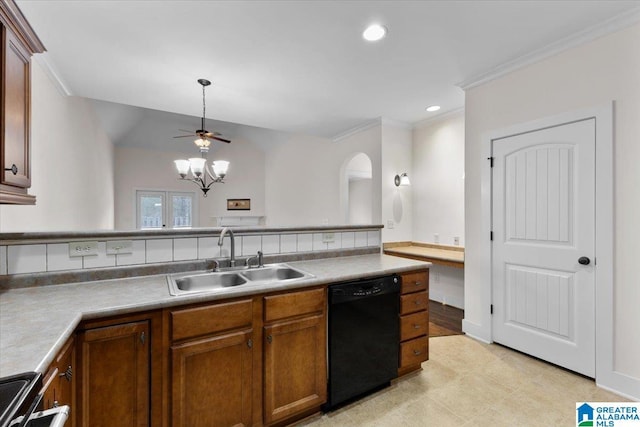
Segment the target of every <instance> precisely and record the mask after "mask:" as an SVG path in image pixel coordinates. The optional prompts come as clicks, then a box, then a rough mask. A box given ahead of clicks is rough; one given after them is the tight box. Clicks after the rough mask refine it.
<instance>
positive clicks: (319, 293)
mask: <svg viewBox="0 0 640 427" xmlns="http://www.w3.org/2000/svg"><path fill="white" fill-rule="evenodd" d="M324 307H325V289H324V288H323V289H314V290H311V291H302V292H293V293H290V294H285V295H275V296H270V297H265V298H264V321H265V322H272V321H274V320H278V319H284V318H287V317H293V316H300V315H302V314H308V313H320V312H323V311H324Z"/></svg>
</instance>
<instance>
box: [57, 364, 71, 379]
mask: <svg viewBox="0 0 640 427" xmlns="http://www.w3.org/2000/svg"><path fill="white" fill-rule="evenodd" d="M58 376H59V377H60V378H64V379H66V380H67V381H71V378H73V368H72V367H71V365H69V366H68V367H67V370H66V371H64V372H63V373H61V374H58Z"/></svg>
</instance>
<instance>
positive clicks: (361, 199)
mask: <svg viewBox="0 0 640 427" xmlns="http://www.w3.org/2000/svg"><path fill="white" fill-rule="evenodd" d="M372 190H373V189H372V188H371V178H364V179H350V180H349V224H371V223H372V222H371V218H372V214H373V204H372V200H371V195H372V193H373V191H372Z"/></svg>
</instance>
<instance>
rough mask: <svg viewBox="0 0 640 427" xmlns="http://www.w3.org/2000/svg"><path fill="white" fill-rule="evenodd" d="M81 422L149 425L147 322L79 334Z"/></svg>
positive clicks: (96, 425) (94, 425)
mask: <svg viewBox="0 0 640 427" xmlns="http://www.w3.org/2000/svg"><path fill="white" fill-rule="evenodd" d="M79 338H80V348H81V355H80V357H81V360H80V363H81V378H80V382H81V392H80V396H81V400H82V402H81V404H80V411H81V414H80V419H79V420H78V421H79V422H80V425H82V426H84V427H102V426H104V427H111V426H114V425H120V426H130V427H142V426H148V425H149V378H150V361H149V341H150V339H149V338H150V337H149V322H148V321H140V322H132V323H126V324H122V325H115V326H108V327H104V328H97V329H91V330H87V331H85V332H82V333H80V335H79Z"/></svg>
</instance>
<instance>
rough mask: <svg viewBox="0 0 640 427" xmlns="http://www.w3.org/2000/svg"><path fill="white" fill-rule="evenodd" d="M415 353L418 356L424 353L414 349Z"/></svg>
mask: <svg viewBox="0 0 640 427" xmlns="http://www.w3.org/2000/svg"><path fill="white" fill-rule="evenodd" d="M413 354H415V355H416V356H420V355H421V354H422V351H421V350H413Z"/></svg>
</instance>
